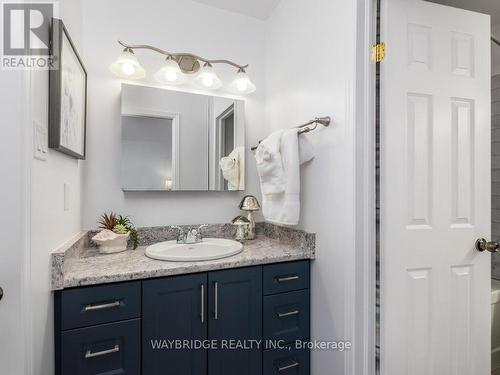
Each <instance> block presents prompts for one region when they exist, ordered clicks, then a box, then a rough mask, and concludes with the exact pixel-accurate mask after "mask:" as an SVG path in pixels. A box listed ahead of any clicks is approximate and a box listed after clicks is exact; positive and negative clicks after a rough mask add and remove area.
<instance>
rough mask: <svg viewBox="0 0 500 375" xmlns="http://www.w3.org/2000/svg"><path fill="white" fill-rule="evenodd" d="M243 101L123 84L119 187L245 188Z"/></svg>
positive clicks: (180, 188)
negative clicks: (120, 183) (120, 179)
mask: <svg viewBox="0 0 500 375" xmlns="http://www.w3.org/2000/svg"><path fill="white" fill-rule="evenodd" d="M244 111H245V103H244V101H242V100H234V99H228V98H222V97H215V96H207V95H199V94H192V93H186V92H180V91H172V90H166V89H161V88H155V87H147V86H140V85H130V84H122V92H121V124H122V134H121V140H122V142H121V145H122V159H121V161H122V189H123V190H124V191H234V190H244V189H245V120H244V118H245V114H244Z"/></svg>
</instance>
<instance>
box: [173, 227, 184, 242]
mask: <svg viewBox="0 0 500 375" xmlns="http://www.w3.org/2000/svg"><path fill="white" fill-rule="evenodd" d="M170 228H172V229H177V230H178V232H177V243H179V242H185V240H186V231H185V230H184V228H181V227H180V226H178V225H171V226H170Z"/></svg>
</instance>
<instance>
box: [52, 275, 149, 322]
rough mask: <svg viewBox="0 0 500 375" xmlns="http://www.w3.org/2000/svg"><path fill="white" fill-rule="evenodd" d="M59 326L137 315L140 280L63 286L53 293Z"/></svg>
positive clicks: (106, 320) (139, 301)
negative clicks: (57, 292)
mask: <svg viewBox="0 0 500 375" xmlns="http://www.w3.org/2000/svg"><path fill="white" fill-rule="evenodd" d="M56 309H59V310H60V311H59V314H60V319H61V329H62V330H67V329H73V328H80V327H87V326H91V325H95V324H101V323H109V322H115V321H118V320H125V319H132V318H138V317H140V316H141V282H140V281H137V282H130V283H120V284H110V285H101V286H91V287H85V288H78V289H67V290H63V291H61V292H60V294H58V295H57V296H56Z"/></svg>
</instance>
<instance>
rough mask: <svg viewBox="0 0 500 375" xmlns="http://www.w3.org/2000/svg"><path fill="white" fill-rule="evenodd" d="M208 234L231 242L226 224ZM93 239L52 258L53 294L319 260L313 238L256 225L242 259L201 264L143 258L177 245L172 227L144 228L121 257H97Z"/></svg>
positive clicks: (82, 237)
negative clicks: (156, 247)
mask: <svg viewBox="0 0 500 375" xmlns="http://www.w3.org/2000/svg"><path fill="white" fill-rule="evenodd" d="M207 229H208V230H207V231H206V234H205V237H219V238H230V232H231V226H229V225H227V224H221V225H212V226H211V227H210V228H207ZM94 233H95V232H82V233H80V234H78V235H77V236H76V237H75V238H73V239H72V240H70V241H68V243H66V244H64V245H63V246H61V247H60V248H59V249H57V250H55V251H54V252H53V253H52V290H60V289H64V288H71V287H78V286H85V285H95V284H104V283H112V282H119V281H129V280H140V279H147V278H153V277H161V276H172V275H181V274H188V273H196V272H204V271H213V270H221V269H228V268H237V267H245V266H253V265H259V264H269V263H279V262H287V261H293V260H300V259H314V255H315V235H314V234H311V233H307V232H304V231H300V230H295V229H290V228H284V227H279V226H276V225H272V224H267V223H266V224H264V223H259V224H258V226H257V237H256V239H255V240H251V241H246V242H245V243H244V244H243V251H242V252H241V253H239V254H237V255H234V256H231V257H228V258H222V259H216V260H210V261H200V262H169V261H161V260H154V259H150V258H148V257H146V256H145V255H144V251H145V250H146V247H147V246H149V245H150V244H152V243H156V242H161V241H167V240H171V239H173V238H172V236H175V231H174V230H173V229H172V228H171V227H156V228H141V229H139V235H140V237H141V243H140V245H141V246H139V247H138V248H137V249H135V250H132V249H129V250H127V251H124V252H121V253H117V254H99V252H98V250H97V248H96V247H95V246H93V245H92V243H91V241H90V238H91V237H92V235H93V234H94Z"/></svg>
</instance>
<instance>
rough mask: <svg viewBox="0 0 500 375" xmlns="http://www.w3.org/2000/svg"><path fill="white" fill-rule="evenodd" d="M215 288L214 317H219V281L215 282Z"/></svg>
mask: <svg viewBox="0 0 500 375" xmlns="http://www.w3.org/2000/svg"><path fill="white" fill-rule="evenodd" d="M214 289H215V311H214V319H215V320H218V319H219V283H218V282H217V281H216V282H215V283H214Z"/></svg>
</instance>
